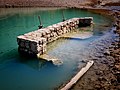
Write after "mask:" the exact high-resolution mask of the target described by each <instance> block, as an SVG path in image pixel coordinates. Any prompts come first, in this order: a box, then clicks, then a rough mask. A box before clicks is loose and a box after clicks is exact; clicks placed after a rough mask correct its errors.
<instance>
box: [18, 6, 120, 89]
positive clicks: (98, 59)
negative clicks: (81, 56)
mask: <svg viewBox="0 0 120 90" xmlns="http://www.w3.org/2000/svg"><path fill="white" fill-rule="evenodd" d="M43 7H44V6H43ZM54 7H56V6H54ZM18 8H19V7H18ZM20 8H26V7H20ZM32 8H33V7H32ZM35 8H36V7H35ZM38 8H39V7H38ZM50 8H51V6H50ZM57 8H59V7H57ZM60 8H61V6H60ZM64 8H66V7H64ZM67 8H77V9H82V10H87V11H90V12H94V13H97V14H101V15H105V16H109V17H110V18H112V19H113V22H114V25H115V26H116V28H117V29H116V30H115V31H114V32H115V33H116V34H117V37H116V39H117V40H116V41H115V42H112V43H111V45H108V48H105V49H104V50H103V52H100V51H99V49H98V48H97V49H98V50H97V49H96V52H97V54H98V55H97V56H94V55H93V56H92V55H90V56H89V58H88V59H90V60H94V61H95V64H94V65H93V66H92V68H90V70H89V71H88V72H87V73H86V74H85V75H84V76H83V77H82V78H81V79H80V80H79V81H78V82H77V83H76V84H75V85H74V86H73V87H72V88H71V89H70V90H88V89H92V90H93V89H94V90H96V89H102V90H103V89H105V90H108V89H114V90H118V89H120V85H119V84H120V76H119V75H120V20H119V19H120V17H119V16H120V11H115V10H110V9H107V8H90V7H88V8H87V7H85V6H84V7H67ZM118 17H119V18H118ZM107 38H108V37H107ZM102 47H104V45H103V46H102ZM102 47H101V48H102ZM101 48H100V49H101ZM101 65H102V66H101ZM60 88H61V87H60Z"/></svg>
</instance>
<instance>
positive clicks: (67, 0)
mask: <svg viewBox="0 0 120 90" xmlns="http://www.w3.org/2000/svg"><path fill="white" fill-rule="evenodd" d="M110 2H117V3H118V2H119V4H120V0H0V7H33V6H34V7H38V6H42V7H44V6H53V7H54V6H67V7H75V6H77V7H79V6H86V5H87V6H94V5H97V4H100V3H101V4H103V5H104V4H106V3H110Z"/></svg>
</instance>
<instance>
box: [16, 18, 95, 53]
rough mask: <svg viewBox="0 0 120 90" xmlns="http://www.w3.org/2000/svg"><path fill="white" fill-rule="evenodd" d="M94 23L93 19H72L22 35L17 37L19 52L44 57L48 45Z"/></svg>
mask: <svg viewBox="0 0 120 90" xmlns="http://www.w3.org/2000/svg"><path fill="white" fill-rule="evenodd" d="M92 21H93V18H92V17H85V18H72V19H69V20H66V21H64V22H60V23H57V24H53V25H51V26H48V27H46V28H42V29H38V30H36V31H33V32H29V33H27V34H24V35H20V36H18V37H17V42H18V45H19V47H18V50H19V52H20V53H22V54H24V53H25V54H29V55H37V54H39V55H42V54H44V53H45V52H46V46H47V44H48V43H50V42H52V41H54V40H56V39H58V38H60V36H61V35H63V34H65V33H69V32H71V31H72V30H74V29H76V28H78V27H79V26H82V25H83V26H89V25H91V23H92Z"/></svg>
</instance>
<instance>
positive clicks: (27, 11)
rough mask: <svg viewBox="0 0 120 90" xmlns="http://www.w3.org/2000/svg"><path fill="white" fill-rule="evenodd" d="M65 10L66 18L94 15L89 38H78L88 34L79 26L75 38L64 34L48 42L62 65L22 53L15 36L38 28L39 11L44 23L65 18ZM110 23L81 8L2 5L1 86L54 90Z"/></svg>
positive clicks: (13, 89)
mask: <svg viewBox="0 0 120 90" xmlns="http://www.w3.org/2000/svg"><path fill="white" fill-rule="evenodd" d="M62 11H64V15H65V18H66V19H69V18H73V17H85V16H88V17H93V18H94V23H95V25H94V28H93V32H91V31H90V30H87V31H86V33H87V34H88V35H89V34H90V35H91V36H90V37H89V38H86V39H80V38H78V37H81V35H83V34H85V35H86V33H85V32H84V31H81V30H80V29H78V33H73V34H72V35H70V36H73V38H69V39H65V38H61V39H59V40H57V41H55V42H53V43H51V44H49V46H48V51H47V54H48V55H50V56H54V57H57V58H59V59H60V60H62V61H63V65H61V66H54V65H53V64H52V63H51V62H46V61H42V60H38V59H35V58H27V57H22V56H20V55H19V53H18V51H17V47H18V45H17V42H16V37H17V36H18V35H21V34H24V33H27V32H30V31H33V30H37V29H38V25H39V21H38V18H37V17H38V16H39V15H40V16H41V20H42V24H43V25H44V27H47V26H49V25H52V24H55V23H58V22H60V21H62ZM110 25H111V20H110V19H109V18H107V17H103V16H100V15H97V14H94V13H91V12H87V11H82V10H79V9H59V8H14V9H0V90H53V89H54V88H56V87H58V86H59V85H61V84H62V83H64V82H66V81H67V80H69V79H70V78H71V77H72V76H73V75H74V74H75V73H76V70H77V68H78V63H79V62H80V61H81V60H82V57H83V56H82V54H83V53H84V52H83V51H84V50H85V49H84V48H85V47H87V46H88V45H89V44H90V43H91V42H93V41H94V40H97V39H98V38H100V37H101V36H102V35H104V34H106V32H108V30H109V27H106V26H110ZM75 37H76V38H75ZM84 57H85V56H84ZM81 65H82V64H81Z"/></svg>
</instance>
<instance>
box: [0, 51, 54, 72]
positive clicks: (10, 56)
mask: <svg viewBox="0 0 120 90" xmlns="http://www.w3.org/2000/svg"><path fill="white" fill-rule="evenodd" d="M6 63H19V64H25V65H27V66H29V67H30V68H33V69H36V70H40V69H41V68H43V67H44V66H45V65H46V64H47V65H50V66H54V65H53V64H52V62H47V61H45V60H44V59H41V58H40V59H38V58H37V57H34V56H29V55H23V54H20V53H19V52H18V49H13V50H11V51H8V52H7V53H4V54H2V55H1V56H0V64H1V65H2V64H6Z"/></svg>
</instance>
